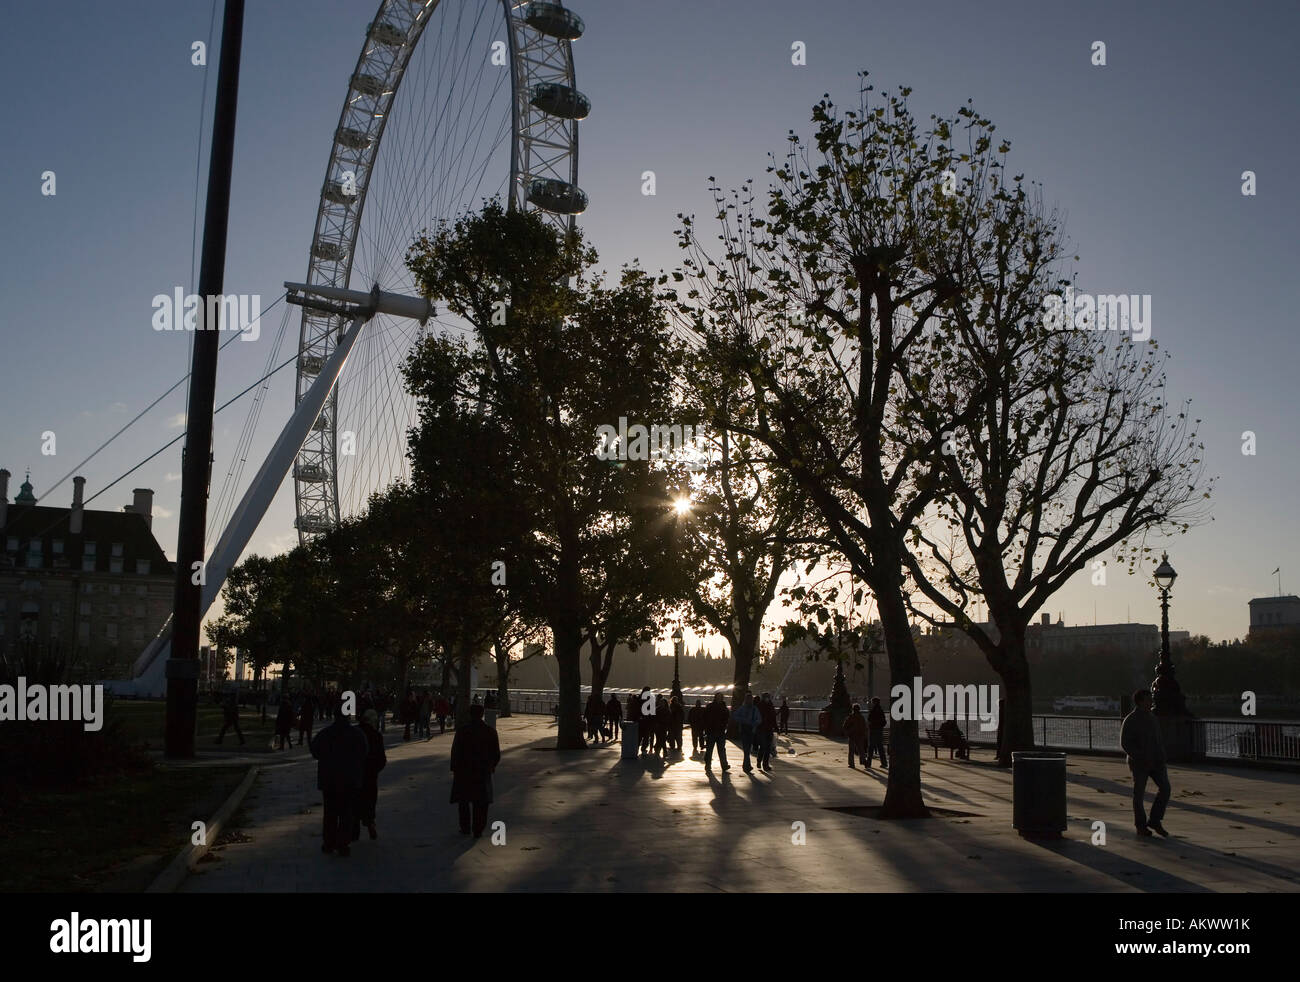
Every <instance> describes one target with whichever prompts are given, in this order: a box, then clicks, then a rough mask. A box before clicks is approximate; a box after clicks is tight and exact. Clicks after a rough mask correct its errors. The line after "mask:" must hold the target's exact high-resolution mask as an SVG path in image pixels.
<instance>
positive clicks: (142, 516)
mask: <svg viewBox="0 0 1300 982" xmlns="http://www.w3.org/2000/svg"><path fill="white" fill-rule="evenodd" d="M9 477H10V474H9V472H8V471H7V470H3V469H0V652H3V653H5V654H6V655H8V654H11V653H12V652H13V651H14V650H15V648H16V646H17V645H18V644H19V643H20V642H21V641H22V639H25V638H30V639H34V640H35V641H37V642H40V643H43V644H49V645H50V646H51V647H54V648H58V649H61V650H62V651H63V652H64V653H65V654H69V655H75V656H76V663H77V665H78V666H79V667H80V668H81V669H82V670H83V672H84V671H92V673H93V674H97V675H98V677H101V678H102V677H107V676H110V675H111V674H113V673H112V671H111V669H113V668H116V669H117V670H118V671H119V672H120V671H123V670H126V669H128V668H129V666H130V663H131V661H132V660H133V659H134V658H135V657H136V656H137V655H138V654H139V653H140V651H141V650H142V649H143V648H144V646H145V645H146V644H147V643H148V641H149V640H151V639H152V638H153V637H154V635H155V634H157V633H158V631H159V630H160V629H161V628H162V626H163V624H164V622H165V621H166V620H167V617H168V615H169V614H170V613H171V607H172V593H173V586H174V576H175V572H174V570H173V567H172V564H171V563H169V562H168V561H167V557H166V555H165V554H164V553H163V550H162V547H161V546H160V545H159V544H158V541H157V540H156V539H155V538H154V536H153V531H152V525H153V492H152V491H150V490H149V489H147V488H137V489H136V490H135V491H134V492H133V494H134V498H133V500H132V502H131V504H129V505H127V506H125V507H124V508H123V509H122V511H120V512H116V511H91V510H88V509H86V508H85V507H84V506H83V505H82V495H83V491H84V488H85V484H86V479H85V478H83V477H74V478H73V479H72V480H73V495H72V504H71V506H70V507H68V508H57V507H48V506H45V505H38V504H36V496H35V495H34V494H33V492H32V484H31V480H30V475H29V476H28V479H27V480H24V481H23V483H22V486H21V488H20V490H19V492H18V495H17V496H16V497H15V498H14V500H13V502H10V501H9V497H8V496H9Z"/></svg>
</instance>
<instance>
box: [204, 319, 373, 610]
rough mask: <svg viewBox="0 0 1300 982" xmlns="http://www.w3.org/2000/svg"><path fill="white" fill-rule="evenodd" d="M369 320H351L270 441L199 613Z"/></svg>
mask: <svg viewBox="0 0 1300 982" xmlns="http://www.w3.org/2000/svg"><path fill="white" fill-rule="evenodd" d="M369 317H370V313H369V312H368V311H367V312H363V313H360V314H357V315H356V316H354V317H353V318H352V323H351V324H349V325H348V329H347V331H346V332H344V334H343V337H342V339H340V341H339V343H338V345H337V346H336V347H335V348H334V351H333V352H332V353H331V354H330V356H329V358H328V359H326V361H325V365H324V367H323V368H322V369H321V373H320V375H318V376H317V377H316V381H315V382H313V383H312V385H311V388H309V389H308V390H307V392H306V393H305V394H304V395H303V397H302V400H301V401H300V402H299V403H298V405H297V407H296V408H295V409H294V411H293V415H291V416H290V417H289V422H288V423H286V424H285V427H284V430H283V431H281V433H280V436H279V439H277V440H276V441H275V446H273V447H272V448H271V452H270V453H269V454H267V456H266V460H265V461H264V462H263V463H262V467H261V469H260V470H258V472H257V476H256V477H254V478H253V481H252V483H251V484H249V486H248V490H247V491H246V492H244V497H243V499H242V500H241V501H240V502H239V506H238V507H237V508H236V509H235V510H234V512H233V513H232V514H231V516H230V522H229V524H227V525H226V528H225V531H223V532H222V533H221V538H220V539H218V540H217V544H216V547H215V548H214V549H213V550H212V555H210V556H209V557H208V563H207V568H206V570H205V573H206V582H205V583H204V586H203V599H202V602H201V607H202V611H203V613H206V612H207V610H208V608H209V607H211V606H212V601H213V600H215V599H216V598H217V593H218V592H219V591H220V590H221V585H222V584H223V583H225V581H226V575H227V574H228V573H229V572H230V567H231V566H233V565H234V564H235V563H236V562H237V561H238V560H239V557H240V555H241V554H242V553H243V551H244V548H245V547H246V546H247V545H248V540H249V539H250V538H252V535H253V532H254V530H255V529H256V528H257V526H258V525H259V524H260V523H261V521H262V516H263V515H265V514H266V509H267V508H269V507H270V505H271V499H273V498H274V497H275V493H276V492H277V491H278V490H280V485H281V484H282V483H283V482H284V477H285V475H286V474H288V473H289V468H290V467H291V466H292V465H293V461H294V458H295V457H297V456H298V450H299V449H300V448H301V447H302V443H303V440H305V439H306V438H307V433H308V432H309V431H310V430H311V426H312V424H313V423H315V422H316V418H317V417H318V416H319V415H320V413H321V409H322V408H323V407H324V406H325V400H326V399H328V398H329V394H330V390H331V389H333V388H334V383H335V382H336V381H338V377H339V375H340V374H342V372H343V364H344V362H346V361H347V360H348V353H349V352H350V351H351V350H352V346H353V344H355V343H356V340H357V336H358V335H359V334H360V333H361V329H362V327H363V325H364V324H365V322H366V320H368V319H369Z"/></svg>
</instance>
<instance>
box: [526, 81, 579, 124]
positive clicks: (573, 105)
mask: <svg viewBox="0 0 1300 982" xmlns="http://www.w3.org/2000/svg"><path fill="white" fill-rule="evenodd" d="M528 101H529V102H531V103H532V104H533V105H534V106H536V107H537V108H538V109H540V110H541V111H542V112H544V113H550V114H551V115H552V116H559V117H561V118H562V119H586V118H587V117H588V116H589V115H591V100H590V99H588V98H587V97H586V96H585V95H583V94H582V93H581V92H579V91H578V90H577V89H575V88H574V87H573V86H571V85H562V84H561V83H559V82H541V83H539V84H538V85H534V86H533V91H532V95H531V97H530V98H529V100H528Z"/></svg>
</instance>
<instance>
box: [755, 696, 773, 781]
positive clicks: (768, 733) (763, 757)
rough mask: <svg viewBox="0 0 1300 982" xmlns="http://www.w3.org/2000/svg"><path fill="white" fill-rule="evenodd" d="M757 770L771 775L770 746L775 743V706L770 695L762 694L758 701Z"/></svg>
mask: <svg viewBox="0 0 1300 982" xmlns="http://www.w3.org/2000/svg"><path fill="white" fill-rule="evenodd" d="M758 713H759V723H758V731H757V732H758V768H759V770H761V771H766V772H767V773H769V774H770V773H772V744H773V743H775V742H776V706H774V705H773V704H772V694H771V693H770V692H764V693H763V698H762V699H760V700H759V701H758Z"/></svg>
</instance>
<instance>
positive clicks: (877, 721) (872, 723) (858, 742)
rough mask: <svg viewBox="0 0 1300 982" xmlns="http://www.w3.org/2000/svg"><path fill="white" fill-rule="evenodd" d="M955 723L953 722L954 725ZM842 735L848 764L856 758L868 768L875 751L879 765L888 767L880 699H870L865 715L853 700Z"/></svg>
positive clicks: (883, 716)
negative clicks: (846, 745)
mask: <svg viewBox="0 0 1300 982" xmlns="http://www.w3.org/2000/svg"><path fill="white" fill-rule="evenodd" d="M956 725H957V724H956V723H954V724H953V726H954V727H956ZM844 735H845V736H846V737H848V738H849V766H850V767H853V766H854V764H853V761H854V760H855V759H856V760H858V761H859V762H860V763H861V764H862V766H863V767H866V768H870V767H871V761H872V760H873V759H874V758H875V756H876V755H877V753H879V756H880V766H881V767H888V766H889V759H888V757H887V756H886V754H885V710H884V707H883V706H881V705H880V699H879V698H876V699H872V700H871V706H870V707H869V708H868V709H867V712H866V715H865V716H864V715H863V713H862V704H861V703H857V702H855V703H854V704H853V711H852V712H851V713H849V715H848V716H846V717H845V718H844Z"/></svg>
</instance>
